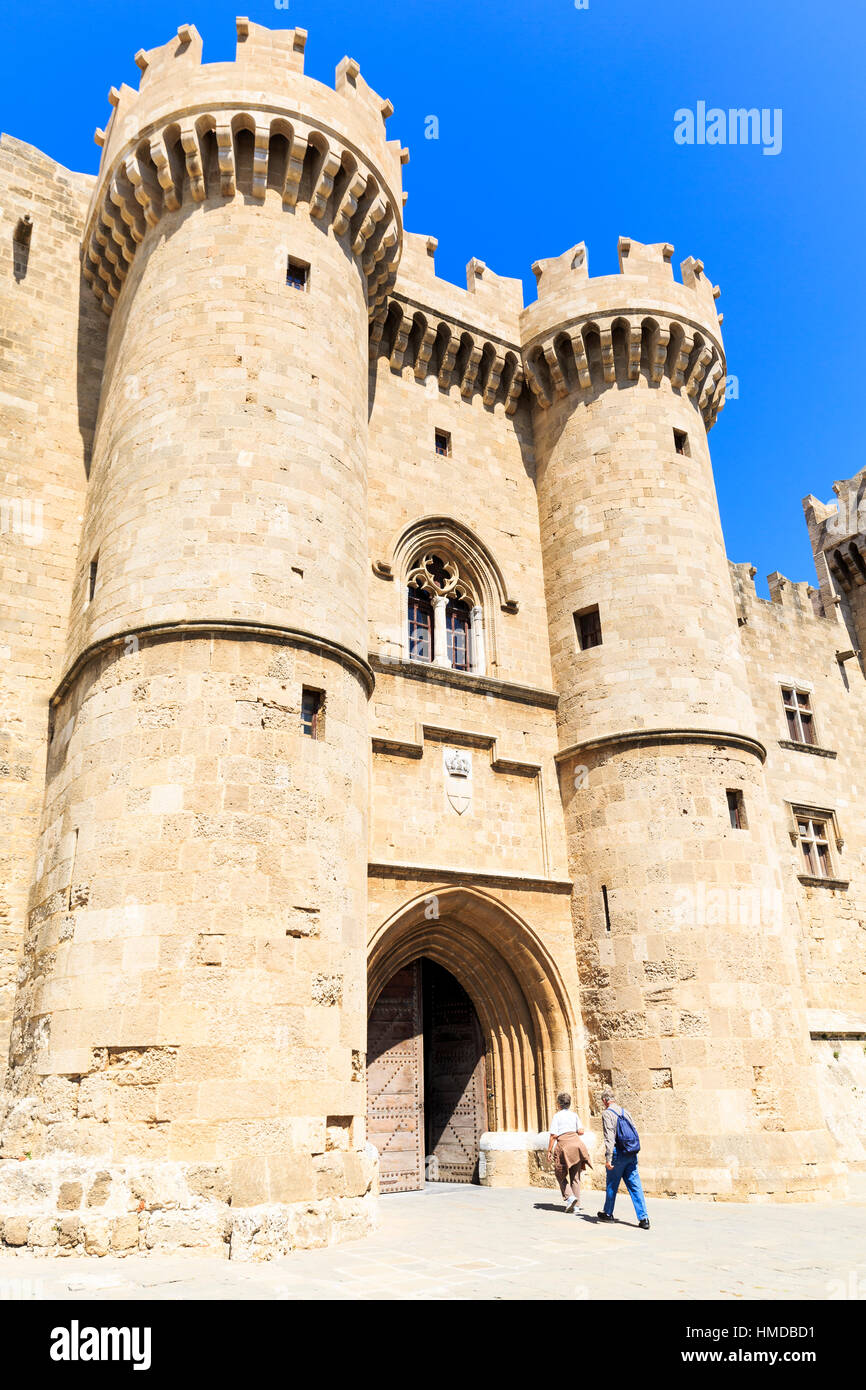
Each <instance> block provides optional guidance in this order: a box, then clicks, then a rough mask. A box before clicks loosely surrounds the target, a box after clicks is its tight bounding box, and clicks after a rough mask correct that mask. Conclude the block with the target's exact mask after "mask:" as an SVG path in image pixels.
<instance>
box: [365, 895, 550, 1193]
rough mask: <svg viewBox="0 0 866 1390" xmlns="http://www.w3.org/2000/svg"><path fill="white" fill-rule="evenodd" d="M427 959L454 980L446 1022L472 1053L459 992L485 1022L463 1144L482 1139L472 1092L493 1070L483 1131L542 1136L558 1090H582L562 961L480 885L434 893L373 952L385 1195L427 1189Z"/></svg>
mask: <svg viewBox="0 0 866 1390" xmlns="http://www.w3.org/2000/svg"><path fill="white" fill-rule="evenodd" d="M426 962H430V963H431V967H432V969H431V970H430V973H431V974H434V976H435V977H436V978H439V974H441V972H448V974H449V975H450V976H451V977H453V981H454V982H455V985H456V988H455V990H454V991H453V1005H452V1009H451V1012H450V1013H449V1014H448V1017H449V1018H450V1019H451V1020H452V1021H453V1020H455V1019H460V1020H462V1021H463V1033H462V1034H459V1033H458V1034H455V1033H454V1031H453V1029H452V1036H453V1037H454V1038H456V1041H457V1042H458V1043H462V1044H464V1049H463V1050H465V1045H468V1043H469V1034H468V1032H467V1031H466V1027H467V1022H468V1021H467V1020H465V1019H464V1015H463V1014H461V1012H460V1010H459V1007H458V1006H457V1003H458V1001H457V996H458V995H462V994H463V992H465V996H468V1001H467V1002H468V1003H469V1004H470V1005H471V1010H472V1011H473V1012H474V1014H475V1016H477V1025H478V1030H479V1040H480V1046H481V1049H482V1053H481V1067H480V1070H479V1068H476V1069H475V1070H474V1072H472V1075H471V1076H470V1074H469V1072H467V1081H466V1088H465V1094H464V1096H463V1104H462V1107H461V1113H462V1115H463V1119H462V1121H461V1123H462V1125H463V1128H462V1142H463V1146H464V1148H466V1147H468V1146H469V1145H470V1143H471V1142H473V1141H472V1140H471V1139H470V1137H468V1136H470V1135H471V1133H472V1132H475V1131H477V1132H478V1134H479V1135H480V1130H479V1128H478V1123H476V1122H475V1121H473V1119H472V1117H471V1115H469V1113H468V1110H467V1107H471V1104H472V1093H473V1092H474V1094H475V1095H476V1096H477V1095H478V1090H479V1081H478V1077H479V1075H485V1074H486V1076H485V1081H486V1084H485V1086H484V1093H485V1094H484V1095H483V1096H482V1097H481V1100H480V1102H479V1103H480V1104H481V1105H482V1106H483V1109H482V1110H481V1112H480V1114H481V1115H482V1117H483V1123H481V1124H480V1129H481V1130H488V1131H500V1132H506V1133H514V1132H517V1133H522V1134H526V1133H531V1134H536V1133H537V1132H538V1130H539V1128H540V1127H541V1126H542V1125H543V1124H544V1123H545V1119H546V1116H547V1115H548V1113H549V1106H550V1102H551V1099H552V1098H553V1096H555V1095H556V1093H557V1091H558V1090H562V1089H567V1090H569V1091H574V1090H576V1089H577V1078H576V1065H575V1058H576V1052H575V1039H576V1034H577V1028H576V1025H575V1018H574V1014H573V1011H572V1008H571V1004H570V1002H569V999H568V994H567V992H566V989H565V987H564V985H563V982H562V980H561V978H560V974H559V971H558V969H557V966H556V963H555V962H554V960H553V959H552V957H551V955H550V953H549V952H548V951H547V949H546V948H545V946H544V945H543V944H542V942H541V941H540V939H539V938H538V936H537V935H536V934H535V932H534V931H533V930H532V928H531V927H530V926H529V925H528V923H527V922H526V921H524V920H523V919H522V918H521V917H520V916H519V915H518V914H517V913H516V912H514V911H513V910H512V909H511V908H510V907H508V906H506V905H505V904H504V903H503V902H501V901H500V900H499V899H497V898H495V897H493V896H492V895H491V894H488V893H486V892H484V891H483V890H481V889H476V888H466V887H456V886H444V887H440V888H431V889H430V890H429V891H428V892H426V893H424V894H420V895H419V896H418V897H416V898H414V899H413V900H412V901H410V902H408V903H406V904H404V905H403V906H402V907H401V908H400V909H399V910H398V911H397V912H396V913H394V914H393V915H392V916H391V917H390V918H388V920H386V921H385V922H384V923H383V924H382V925H381V926H380V927H379V929H378V930H377V931H376V933H375V934H374V936H373V938H372V940H371V942H370V946H369V956H368V1020H369V1025H368V1026H369V1041H368V1132H369V1136H370V1139H371V1141H372V1142H373V1143H374V1144H375V1145H376V1147H377V1148H378V1149H379V1151H380V1156H382V1158H383V1162H382V1174H381V1179H380V1185H381V1190H382V1191H383V1192H386V1191H405V1190H407V1189H408V1188H412V1187H415V1188H417V1187H421V1186H422V1185H423V1179H424V1168H425V1164H424V1160H425V1155H426V1153H427V1150H426V1146H425V1139H426V1141H427V1142H429V1141H430V1126H429V1113H430V1112H432V1111H433V1110H434V1109H435V1107H436V1097H435V1096H434V1095H432V1094H430V1082H431V1073H430V1065H429V1058H428V1061H427V1065H426V1066H425V1058H424V1051H425V1043H426V1045H427V1048H428V1049H433V1050H434V1051H435V1049H436V1039H435V1037H434V1038H431V1035H430V1033H429V1027H430V1025H431V1020H430V1019H428V1020H427V1024H426V1025H425V1020H424V1017H423V1005H424V999H425V998H426V999H427V1000H428V1008H429V994H428V993H427V991H426V990H424V989H422V970H423V969H425V968H428V969H430V968H429V967H426V965H425V963H426ZM437 972H439V974H437ZM433 1025H434V1026H435V1019H434V1020H433ZM456 1026H457V1027H458V1029H459V1027H460V1023H457V1025H456ZM425 1074H426V1080H427V1094H426V1096H425ZM433 1082H434V1085H435V1076H434V1078H433ZM425 1104H426V1106H427V1107H428V1115H427V1120H428V1123H427V1125H426V1135H425ZM439 1109H440V1111H441V1105H440V1107H439ZM456 1123H457V1122H456V1121H455V1124H456ZM386 1155H387V1157H386ZM475 1161H476V1163H477V1152H476V1155H475ZM463 1180H471V1179H468V1178H464V1179H463Z"/></svg>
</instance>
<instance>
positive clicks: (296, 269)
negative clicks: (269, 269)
mask: <svg viewBox="0 0 866 1390" xmlns="http://www.w3.org/2000/svg"><path fill="white" fill-rule="evenodd" d="M309 283H310V267H309V263H308V262H307V261H296V260H295V258H294V256H289V259H288V262H287V263H286V284H287V285H289V286H291V288H292V289H293V290H305V289H307V287H308V285H309Z"/></svg>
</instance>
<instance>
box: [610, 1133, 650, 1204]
mask: <svg viewBox="0 0 866 1390" xmlns="http://www.w3.org/2000/svg"><path fill="white" fill-rule="evenodd" d="M621 1182H624V1183H625V1185H626V1187H627V1188H628V1194H629V1196H630V1197H631V1200H632V1202H633V1203H634V1214H635V1216H636V1217H637V1219H638V1221H643V1220H644V1219H645V1217H646V1202H645V1201H644V1198H643V1186H642V1185H641V1180H640V1173H639V1172H638V1170H637V1154H622V1155H621V1156H620V1155H618V1154H617V1151H616V1149H614V1151H613V1167H612V1168H608V1169H607V1192H606V1194H605V1198H604V1210H605V1214H606V1215H607V1216H613V1204H614V1202H615V1201H616V1194H617V1192H618V1191H619V1185H620V1183H621Z"/></svg>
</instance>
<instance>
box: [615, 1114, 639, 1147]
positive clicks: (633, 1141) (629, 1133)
mask: <svg viewBox="0 0 866 1390" xmlns="http://www.w3.org/2000/svg"><path fill="white" fill-rule="evenodd" d="M615 1143H616V1151H617V1153H620V1154H636V1153H640V1139H639V1138H638V1134H637V1130H636V1129H635V1127H634V1125H633V1124H632V1122H631V1120H630V1119H628V1117H627V1116H626V1113H625V1111H624V1110H623V1111H622V1112H621V1113H620V1114H619V1115H618V1116H617V1121H616V1141H615Z"/></svg>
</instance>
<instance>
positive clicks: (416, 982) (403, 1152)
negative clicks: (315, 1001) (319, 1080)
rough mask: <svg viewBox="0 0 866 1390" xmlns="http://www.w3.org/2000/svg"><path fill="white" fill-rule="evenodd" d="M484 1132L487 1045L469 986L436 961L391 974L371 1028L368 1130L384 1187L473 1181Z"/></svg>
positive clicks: (401, 1188) (400, 1189) (388, 1189)
mask: <svg viewBox="0 0 866 1390" xmlns="http://www.w3.org/2000/svg"><path fill="white" fill-rule="evenodd" d="M486 1128H487V1098H486V1084H485V1066H484V1043H483V1039H482V1035H481V1028H480V1025H479V1023H478V1016H477V1014H476V1012H475V1008H474V1006H473V1004H472V1001H471V999H470V998H469V996H468V994H467V993H466V991H465V990H464V989H463V988H462V987H461V986H460V985H459V984H458V982H457V981H456V980H455V978H454V976H453V975H451V974H450V973H449V972H448V971H447V970H444V969H443V968H442V966H440V965H436V964H435V963H434V962H433V961H429V960H426V959H422V960H416V961H413V962H412V964H411V965H408V966H405V967H404V969H402V970H399V971H398V972H397V973H396V974H395V975H393V976H392V977H391V979H390V980H389V981H388V984H387V985H386V986H385V988H384V989H383V990H382V993H381V994H380V995H379V998H378V999H377V1001H376V1003H375V1005H374V1007H373V1010H372V1013H371V1014H370V1019H369V1023H368V1026H367V1134H368V1137H369V1139H370V1142H371V1143H372V1144H375V1146H376V1148H377V1149H378V1150H379V1184H380V1189H381V1191H382V1192H410V1191H413V1190H415V1189H417V1188H421V1187H423V1186H424V1181H425V1178H426V1179H427V1181H428V1182H477V1180H478V1153H479V1140H480V1138H481V1135H482V1133H483V1132H484V1130H485V1129H486Z"/></svg>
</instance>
